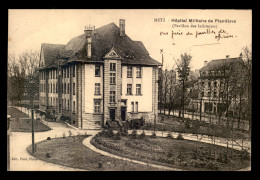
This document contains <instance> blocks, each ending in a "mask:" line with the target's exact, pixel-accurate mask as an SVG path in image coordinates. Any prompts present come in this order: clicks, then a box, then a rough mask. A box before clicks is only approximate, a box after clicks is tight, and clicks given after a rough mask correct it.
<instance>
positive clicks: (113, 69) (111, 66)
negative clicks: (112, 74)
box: [110, 63, 116, 71]
mask: <svg viewBox="0 0 260 180" xmlns="http://www.w3.org/2000/svg"><path fill="white" fill-rule="evenodd" d="M115 70H116V63H110V71H115Z"/></svg>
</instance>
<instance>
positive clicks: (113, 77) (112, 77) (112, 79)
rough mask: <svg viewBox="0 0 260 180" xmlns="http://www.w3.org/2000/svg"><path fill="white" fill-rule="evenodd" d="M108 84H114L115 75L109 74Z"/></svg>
mask: <svg viewBox="0 0 260 180" xmlns="http://www.w3.org/2000/svg"><path fill="white" fill-rule="evenodd" d="M110 84H116V73H110Z"/></svg>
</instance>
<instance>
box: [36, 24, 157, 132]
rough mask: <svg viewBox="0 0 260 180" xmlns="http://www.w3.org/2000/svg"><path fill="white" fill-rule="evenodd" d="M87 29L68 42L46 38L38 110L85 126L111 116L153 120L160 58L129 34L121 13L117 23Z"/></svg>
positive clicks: (93, 127)
mask: <svg viewBox="0 0 260 180" xmlns="http://www.w3.org/2000/svg"><path fill="white" fill-rule="evenodd" d="M84 32H85V33H84V34H82V35H80V36H77V37H75V38H73V39H71V40H70V41H69V42H68V43H67V44H66V45H60V44H45V43H43V44H42V46H41V55H40V64H39V71H40V85H39V87H40V88H39V89H40V92H39V94H40V98H39V108H40V110H41V111H44V112H50V113H52V114H53V115H54V116H56V117H58V119H59V118H60V117H66V118H68V119H69V121H70V123H71V124H72V125H74V126H76V127H78V128H82V129H95V128H100V127H102V126H103V125H104V124H105V123H106V121H107V120H112V121H115V120H116V121H125V120H127V119H137V118H141V117H144V119H146V120H151V121H153V118H154V116H156V115H157V109H158V67H159V66H160V65H161V64H160V63H159V62H157V61H156V60H154V59H152V58H151V57H150V56H149V53H148V51H147V50H146V48H145V46H144V44H143V43H142V42H141V41H133V40H132V39H130V38H129V37H128V36H127V35H126V33H125V20H123V19H120V21H119V27H118V26H116V25H115V24H114V23H110V24H108V25H105V26H102V27H100V28H97V29H95V27H94V26H87V27H85V31H84Z"/></svg>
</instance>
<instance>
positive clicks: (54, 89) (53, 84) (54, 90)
mask: <svg viewBox="0 0 260 180" xmlns="http://www.w3.org/2000/svg"><path fill="white" fill-rule="evenodd" d="M55 85H56V84H53V93H55V92H56V91H55V90H56V88H55Z"/></svg>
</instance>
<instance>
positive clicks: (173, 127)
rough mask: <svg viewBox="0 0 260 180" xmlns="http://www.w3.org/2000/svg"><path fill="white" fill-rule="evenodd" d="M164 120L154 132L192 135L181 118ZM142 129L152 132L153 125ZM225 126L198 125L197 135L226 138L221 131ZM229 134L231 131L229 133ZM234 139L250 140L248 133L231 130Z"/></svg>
mask: <svg viewBox="0 0 260 180" xmlns="http://www.w3.org/2000/svg"><path fill="white" fill-rule="evenodd" d="M163 117H164V120H163V121H162V122H159V123H157V124H156V126H155V130H156V131H162V130H163V131H171V132H180V133H193V130H192V128H188V127H187V125H185V122H183V121H182V120H181V118H178V117H173V116H163ZM189 122H190V123H189V125H188V126H190V127H191V126H192V121H189ZM143 129H145V130H154V126H153V125H149V124H146V125H145V126H144V127H143ZM225 129H226V128H225V126H221V125H216V124H211V125H209V124H208V123H200V126H199V128H198V131H197V133H198V134H200V135H210V136H211V135H213V136H215V137H223V138H225V137H226V136H227V134H226V133H223V130H225ZM230 132H231V131H230ZM232 133H233V135H234V137H240V138H243V139H247V140H250V136H249V134H248V132H244V131H241V130H235V129H234V130H233V132H232Z"/></svg>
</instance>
